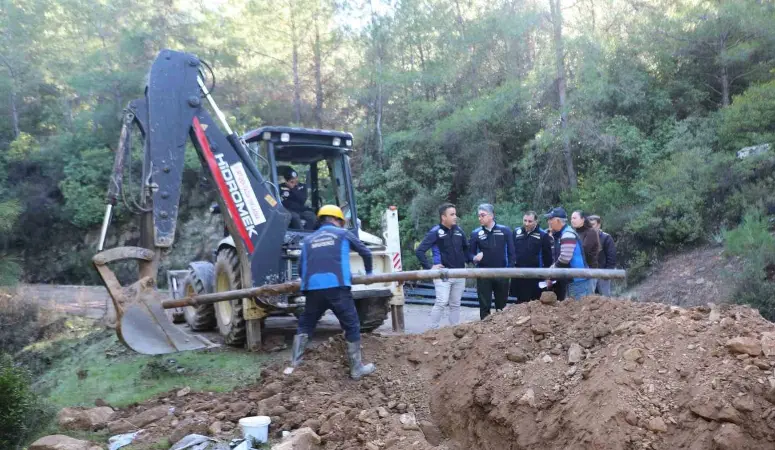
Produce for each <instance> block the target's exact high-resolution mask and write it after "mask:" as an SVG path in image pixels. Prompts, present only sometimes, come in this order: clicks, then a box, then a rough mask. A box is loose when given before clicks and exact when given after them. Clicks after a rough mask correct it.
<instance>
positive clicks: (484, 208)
mask: <svg viewBox="0 0 775 450" xmlns="http://www.w3.org/2000/svg"><path fill="white" fill-rule="evenodd" d="M477 216H478V217H479V224H480V225H481V227H479V228H477V229H475V230H474V231H473V232H472V233H471V242H470V243H469V245H468V247H469V249H470V251H471V254H472V255H474V256H473V258H472V259H473V261H474V263H475V264H476V266H477V267H482V268H484V267H489V268H497V267H504V268H505V267H514V239H513V237H512V235H511V229H510V228H509V227H507V226H505V225H498V224H497V223H495V209H494V208H493V206H492V205H491V204H489V203H484V204H481V205H479V209H478V213H477ZM476 293H477V295H478V297H479V317H480V318H482V319H484V318H485V317H487V316H489V315H490V308H491V307H492V298H493V294H494V295H495V310H496V311H500V310H502V309H503V308H505V307H506V300H508V297H509V279H508V278H479V279H477V280H476Z"/></svg>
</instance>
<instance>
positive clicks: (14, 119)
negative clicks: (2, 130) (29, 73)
mask: <svg viewBox="0 0 775 450" xmlns="http://www.w3.org/2000/svg"><path fill="white" fill-rule="evenodd" d="M14 81H15V80H13V79H12V80H11V89H10V91H11V92H10V94H9V97H10V98H9V100H10V106H11V126H12V128H13V138H14V139H16V138H17V137H19V134H21V131H20V130H19V110H18V109H17V108H16V86H15V84H16V83H15V82H14Z"/></svg>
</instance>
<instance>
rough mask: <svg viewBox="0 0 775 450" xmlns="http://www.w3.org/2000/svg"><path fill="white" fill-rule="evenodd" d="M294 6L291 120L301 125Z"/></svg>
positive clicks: (293, 12)
mask: <svg viewBox="0 0 775 450" xmlns="http://www.w3.org/2000/svg"><path fill="white" fill-rule="evenodd" d="M294 14H295V11H294V8H291V47H292V57H291V59H292V61H291V64H292V70H293V120H294V122H295V123H296V125H301V124H302V123H301V81H300V80H299V36H298V33H297V30H296V21H295V18H294V17H293V15H294Z"/></svg>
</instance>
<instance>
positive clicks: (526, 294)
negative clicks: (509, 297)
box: [511, 211, 554, 303]
mask: <svg viewBox="0 0 775 450" xmlns="http://www.w3.org/2000/svg"><path fill="white" fill-rule="evenodd" d="M553 245H554V243H553V242H552V236H551V235H550V234H549V233H547V232H546V231H544V230H542V229H541V228H539V227H538V214H536V213H535V211H528V212H526V213H525V215H524V216H522V226H521V227H517V228H514V250H515V255H516V257H515V259H516V261H515V262H516V266H517V267H539V268H540V267H549V266H550V265H552V262H553V261H554V259H553V258H552V247H553ZM539 281H540V280H536V279H524V278H513V279H512V280H511V291H512V293H513V295H515V296H516V297H517V303H525V302H529V301H530V300H537V299H538V298H540V297H541V288H539V287H538V282H539Z"/></svg>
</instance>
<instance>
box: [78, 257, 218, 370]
mask: <svg viewBox="0 0 775 450" xmlns="http://www.w3.org/2000/svg"><path fill="white" fill-rule="evenodd" d="M154 257H155V254H154V252H153V251H152V250H148V249H146V248H142V247H118V248H113V249H110V250H106V251H103V252H100V253H98V254H96V255H95V256H94V258H93V259H92V261H93V262H94V266H95V268H96V269H97V271H98V272H99V274H100V277H102V281H103V282H104V283H105V287H106V288H107V289H108V292H109V293H110V297H111V299H112V300H113V305H114V306H115V308H116V333H117V334H118V338H119V340H121V342H122V343H124V345H126V346H127V347H129V348H131V349H132V350H134V351H136V352H138V353H142V354H146V355H161V354H165V353H174V352H180V351H184V350H198V349H204V348H211V347H216V346H217V345H216V344H214V343H212V342H210V341H209V340H207V339H206V338H204V337H202V336H198V335H197V336H193V335H189V334H187V333H185V332H184V331H183V330H181V329H180V328H179V327H177V326H176V325H173V324H172V323H171V322H170V321H169V318H168V317H167V314H166V313H165V312H164V309H163V308H162V307H161V302H162V300H164V299H165V298H164V296H163V295H162V294H160V293H159V291H158V290H156V281H155V280H154V279H153V278H152V277H142V278H140V279H139V280H138V281H136V282H135V283H133V284H131V285H129V286H122V285H121V283H120V282H119V281H118V278H116V275H115V274H114V273H113V271H112V270H111V269H110V267H108V264H110V263H113V262H118V261H123V260H136V261H139V262H145V263H151V262H153V260H154Z"/></svg>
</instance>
